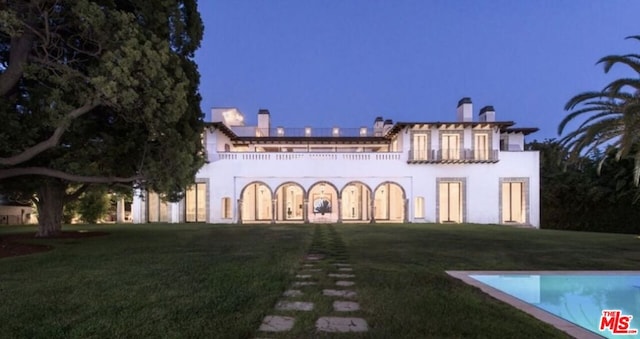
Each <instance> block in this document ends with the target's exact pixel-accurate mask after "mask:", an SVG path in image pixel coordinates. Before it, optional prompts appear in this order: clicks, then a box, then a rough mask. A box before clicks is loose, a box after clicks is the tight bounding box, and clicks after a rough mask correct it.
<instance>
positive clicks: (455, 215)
mask: <svg viewBox="0 0 640 339" xmlns="http://www.w3.org/2000/svg"><path fill="white" fill-rule="evenodd" d="M463 203H464V200H463V182H462V181H457V180H455V181H454V180H451V181H449V180H442V181H440V182H439V183H438V208H439V213H438V214H439V215H438V217H439V220H440V222H443V223H445V222H449V223H461V222H463Z"/></svg>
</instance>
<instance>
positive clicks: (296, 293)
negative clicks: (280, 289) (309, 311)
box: [282, 290, 304, 297]
mask: <svg viewBox="0 0 640 339" xmlns="http://www.w3.org/2000/svg"><path fill="white" fill-rule="evenodd" d="M303 294H304V293H302V291H300V290H286V291H284V293H282V296H284V297H299V296H301V295H303Z"/></svg>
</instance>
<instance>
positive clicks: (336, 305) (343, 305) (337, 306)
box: [333, 301, 360, 312]
mask: <svg viewBox="0 0 640 339" xmlns="http://www.w3.org/2000/svg"><path fill="white" fill-rule="evenodd" d="M359 309H360V304H358V303H357V302H354V301H334V302H333V310H334V311H338V312H351V311H357V310H359Z"/></svg>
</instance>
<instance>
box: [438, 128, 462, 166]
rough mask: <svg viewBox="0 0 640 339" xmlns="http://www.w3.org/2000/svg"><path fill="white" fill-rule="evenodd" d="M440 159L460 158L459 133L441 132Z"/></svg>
mask: <svg viewBox="0 0 640 339" xmlns="http://www.w3.org/2000/svg"><path fill="white" fill-rule="evenodd" d="M442 159H444V160H457V159H460V135H459V134H442Z"/></svg>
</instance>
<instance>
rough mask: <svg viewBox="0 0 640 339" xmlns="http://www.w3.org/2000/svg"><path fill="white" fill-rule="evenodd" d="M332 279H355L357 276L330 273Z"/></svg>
mask: <svg viewBox="0 0 640 339" xmlns="http://www.w3.org/2000/svg"><path fill="white" fill-rule="evenodd" d="M329 276H330V277H332V278H355V277H356V275H355V274H343V273H329Z"/></svg>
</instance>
